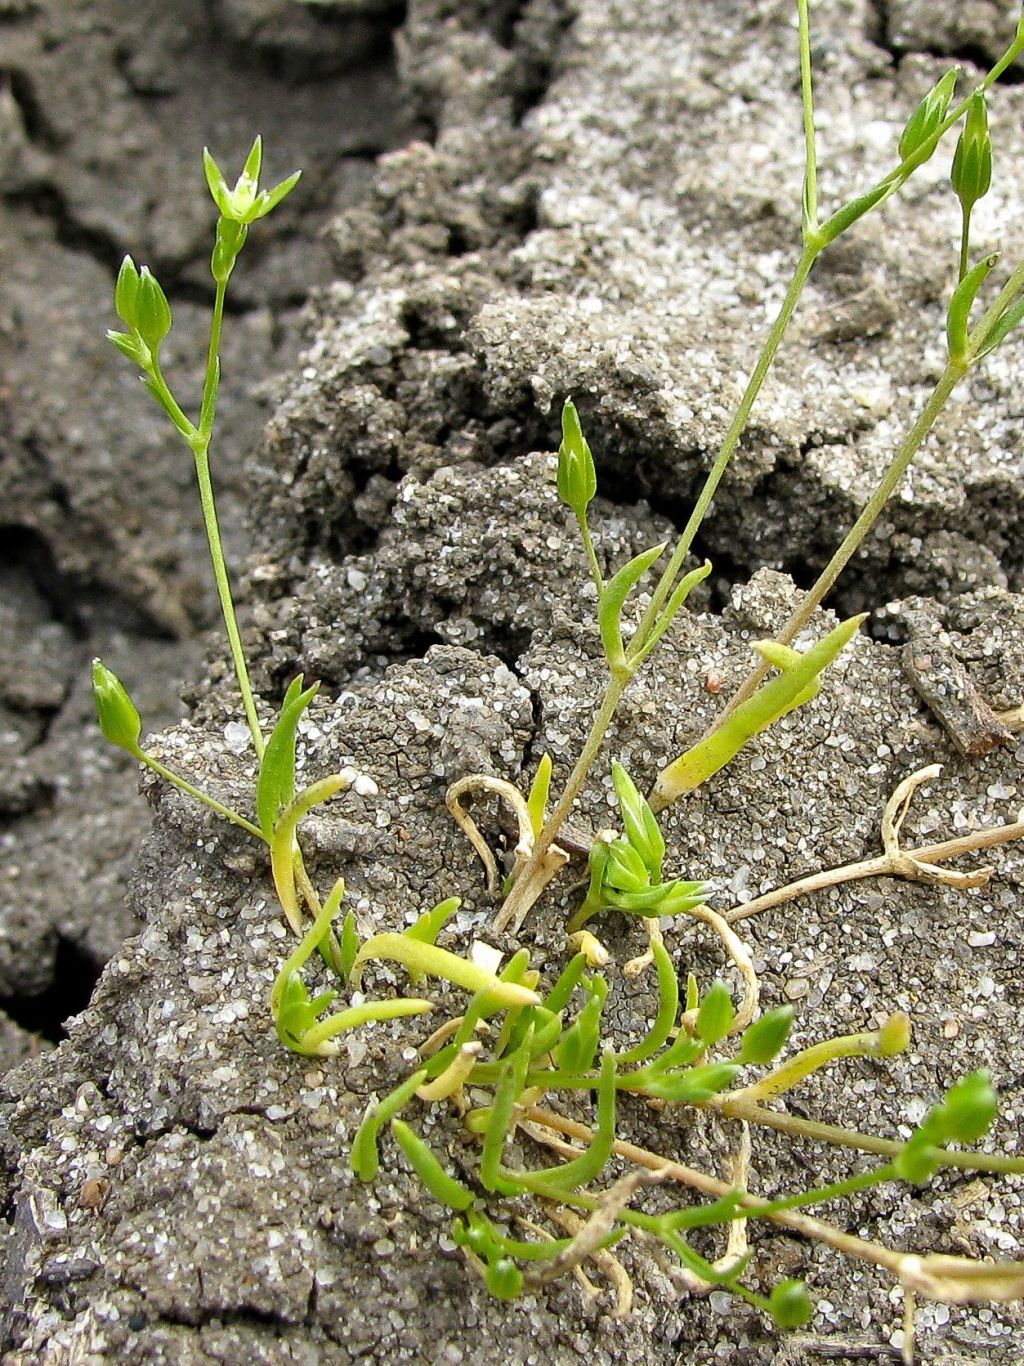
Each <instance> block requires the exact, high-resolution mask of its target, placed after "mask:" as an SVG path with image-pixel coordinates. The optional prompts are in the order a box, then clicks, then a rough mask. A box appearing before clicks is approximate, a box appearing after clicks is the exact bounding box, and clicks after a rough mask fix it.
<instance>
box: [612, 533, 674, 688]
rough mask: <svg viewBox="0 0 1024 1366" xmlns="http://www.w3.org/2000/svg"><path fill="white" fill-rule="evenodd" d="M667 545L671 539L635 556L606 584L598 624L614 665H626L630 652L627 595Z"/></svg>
mask: <svg viewBox="0 0 1024 1366" xmlns="http://www.w3.org/2000/svg"><path fill="white" fill-rule="evenodd" d="M666 545H668V542H667V541H663V542H662V543H661V545H656V546H654V547H652V549H650V550H644V551H642V552H641V553H640V554H639V555H636V556H634V557H633V559H631V560H630V561H629V563H628V564H624V565H623V566H622V568H621V569H620V570H619V571H618V573H617V574H615V575H613V577H612V578H610V579H609V580H608V582H607V583H606V584H605V588H604V592H603V593H602V594H601V599H600V601H599V603H598V605H597V624H598V627H599V628H600V631H601V642H602V644H603V645H604V653H605V657H606V659H607V660H608V664H609V666H610V667H611V668H612V669H625V668H626V655H625V652H624V650H623V646H622V608H623V606H624V605H625V602H626V598H627V597H628V596H629V594H630V592H631V591H632V589H633V588H635V586H636V585H637V584H638V583H639V582H640V580H641V579H642V578H643V576H644V575H645V574H646V573H647V571H648V569H650V567H651V565H653V564H654V562H655V561H656V560H657V559H658V558H659V557H660V556H661V555H662V553H663V552H664V550H665V547H666Z"/></svg>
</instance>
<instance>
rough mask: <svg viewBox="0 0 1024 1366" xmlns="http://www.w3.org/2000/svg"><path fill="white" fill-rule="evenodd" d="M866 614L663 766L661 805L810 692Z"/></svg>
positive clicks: (817, 646) (724, 760) (657, 794)
mask: <svg viewBox="0 0 1024 1366" xmlns="http://www.w3.org/2000/svg"><path fill="white" fill-rule="evenodd" d="M866 617H867V613H866V612H862V613H861V614H860V615H859V616H856V617H850V618H848V619H847V620H846V621H844V622H841V623H840V624H839V625H838V626H837V627H836V628H835V630H834V631H830V632H829V633H828V635H827V636H825V637H824V638H823V639H822V640H819V641H818V642H817V644H815V645H812V646H811V648H810V649H809V650H807V651H806V652H805V653H804V654H803V655H801V656H800V661H799V663H796V664H793V665H791V666H790V667H789V668H788V669H786V671H785V672H784V673H783V674H781V675H780V676H779V677H778V678H773V679H771V680H770V681H769V682H768V683H765V684H764V685H763V686H762V687H760V688H759V689H758V690H757V692H756V693H755V694H754V696H753V697H749V698H748V699H747V700H746V702H744V703H742V704H741V705H740V706H738V707H737V708H736V710H735V711H733V712H732V713H730V714H729V715H728V716H726V718H725V720H724V721H722V723H721V724H720V725H719V726H718V727H717V729H715V730H714V731H712V732H711V734H710V735H709V736H707V737H706V738H705V739H703V740H701V741H699V742H698V743H697V744H696V745H694V746H693V748H692V749H689V750H687V752H686V753H685V754H683V755H681V756H680V757H679V758H678V759H676V760H675V761H674V762H673V763H671V764H669V765H668V766H667V767H666V768H664V769H663V770H662V771H661V773H660V774H659V775H658V781H657V783H656V784H655V787H654V795H655V800H656V804H657V805H658V807H659V809H660V808H662V807H665V806H667V805H668V804H669V802H672V801H675V799H676V798H677V797H679V796H681V795H682V794H683V793H684V792H692V791H693V789H694V788H695V787H698V786H699V785H700V784H701V783H703V782H705V781H706V780H707V779H708V778H710V777H711V775H712V774H714V773H717V772H718V770H719V769H720V768H723V767H724V766H725V765H726V764H727V763H728V762H729V760H730V759H732V758H733V757H734V755H736V754H738V753H739V751H740V750H741V749H742V748H743V746H744V745H745V744H746V743H747V741H748V740H749V739H750V738H751V737H752V736H754V735H757V734H758V733H759V732H760V731H762V730H764V729H765V728H766V727H768V726H770V725H771V724H772V722H773V721H777V720H778V718H779V717H780V716H784V715H785V714H786V712H787V711H791V710H792V709H793V707H795V706H799V705H800V704H801V702H802V701H804V700H805V699H806V698H807V697H808V696H810V692H811V689H812V688H814V685H815V682H816V680H817V678H818V675H819V674H821V673H822V672H823V671H824V670H825V669H826V668H827V667H828V665H829V664H831V663H832V661H833V660H834V659H835V658H836V656H837V655H838V654H839V652H840V651H841V650H842V649H843V647H844V646H845V645H847V644H848V643H849V641H850V640H851V639H852V638H853V636H854V635H856V633H857V631H858V629H859V628H860V626H861V624H862V623H863V622H864V621H865V619H866Z"/></svg>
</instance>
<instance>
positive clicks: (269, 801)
mask: <svg viewBox="0 0 1024 1366" xmlns="http://www.w3.org/2000/svg"><path fill="white" fill-rule="evenodd" d="M319 686H320V685H319V684H318V683H314V684H313V685H312V687H309V688H307V689H306V690H305V691H303V688H302V675H301V674H299V676H298V678H294V679H292V681H291V683H290V684H289V686H288V691H287V692H286V693H285V697H284V702H283V703H282V706H281V714H280V716H278V718H277V723H276V724H275V726H274V729H273V731H272V732H271V735H270V739H269V740H268V741H267V747H266V750H265V751H264V754H263V761H262V763H261V764H260V775H259V778H258V780H257V783H256V814H257V816H258V817H259V823H260V828H261V829H262V831H263V833H264V834H265V835H266V837H267V839H268V840H269V839H270V838H271V837H272V835H273V833H274V826H275V824H276V823H277V818H278V816H279V815H280V814H281V812H282V811H283V810H284V809H285V807H286V806H288V805H289V803H290V802H291V800H292V798H293V797H294V796H295V738H296V732H297V728H298V724H299V721H300V719H301V717H302V713H303V712H304V711H305V710H306V708H307V707H308V706H309V704H310V702H312V700H313V698H314V697H315V696H316V694H317V691H318V689H319Z"/></svg>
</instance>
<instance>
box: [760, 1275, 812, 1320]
mask: <svg viewBox="0 0 1024 1366" xmlns="http://www.w3.org/2000/svg"><path fill="white" fill-rule="evenodd" d="M768 1312H769V1313H770V1314H771V1316H772V1319H773V1320H774V1321H775V1325H776V1327H778V1328H802V1327H803V1326H804V1324H805V1323H809V1322H810V1319H811V1315H812V1314H813V1313H814V1306H813V1305H812V1304H811V1297H810V1295H808V1293H807V1287H806V1286H805V1285H804V1283H803V1281H779V1283H778V1285H777V1286H776V1287H775V1289H774V1290H773V1291H772V1293H771V1298H770V1299H769V1301H768Z"/></svg>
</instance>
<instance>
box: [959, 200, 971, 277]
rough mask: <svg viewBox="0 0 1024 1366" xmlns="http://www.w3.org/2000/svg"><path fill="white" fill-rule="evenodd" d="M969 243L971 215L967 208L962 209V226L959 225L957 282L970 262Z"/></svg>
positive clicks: (965, 272) (964, 273) (965, 271)
mask: <svg viewBox="0 0 1024 1366" xmlns="http://www.w3.org/2000/svg"><path fill="white" fill-rule="evenodd" d="M970 245H971V215H970V212H969V211H968V210H967V209H965V210H964V213H963V224H962V226H961V228H960V266H959V270H958V273H957V281H958V282H959V281H960V280H962V279H963V278H964V276H965V275H966V274H967V268H968V265H969V264H970V256H969V252H970Z"/></svg>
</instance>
